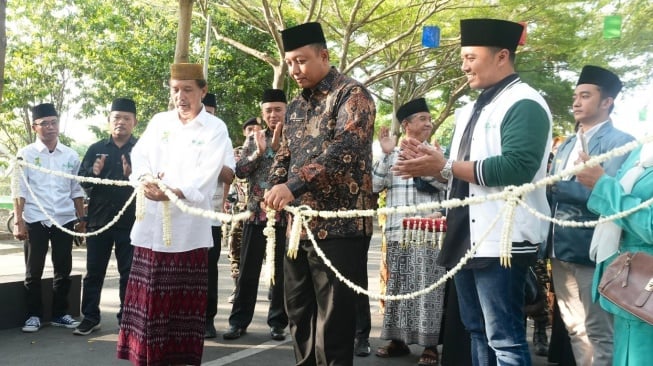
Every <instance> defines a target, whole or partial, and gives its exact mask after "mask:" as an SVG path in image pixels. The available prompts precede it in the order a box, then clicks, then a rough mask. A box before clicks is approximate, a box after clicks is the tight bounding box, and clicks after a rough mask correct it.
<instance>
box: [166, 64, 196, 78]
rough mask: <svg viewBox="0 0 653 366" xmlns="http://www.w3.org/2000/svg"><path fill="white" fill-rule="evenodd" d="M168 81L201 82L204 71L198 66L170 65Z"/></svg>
mask: <svg viewBox="0 0 653 366" xmlns="http://www.w3.org/2000/svg"><path fill="white" fill-rule="evenodd" d="M170 79H175V80H200V79H201V80H203V79H204V70H203V68H202V65H200V64H187V63H181V64H172V65H170Z"/></svg>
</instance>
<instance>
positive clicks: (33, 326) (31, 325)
mask: <svg viewBox="0 0 653 366" xmlns="http://www.w3.org/2000/svg"><path fill="white" fill-rule="evenodd" d="M39 329H41V319H39V317H38V316H30V317H29V319H27V320H26V321H25V325H24V326H23V328H22V331H23V332H26V333H34V332H38V331H39Z"/></svg>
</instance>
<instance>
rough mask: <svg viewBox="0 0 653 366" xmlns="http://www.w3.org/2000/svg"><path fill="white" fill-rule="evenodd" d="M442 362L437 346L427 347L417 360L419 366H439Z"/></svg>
mask: <svg viewBox="0 0 653 366" xmlns="http://www.w3.org/2000/svg"><path fill="white" fill-rule="evenodd" d="M439 364H440V356H439V355H438V350H437V348H435V347H426V348H424V352H422V355H421V356H420V358H419V361H418V362H417V366H437V365H439Z"/></svg>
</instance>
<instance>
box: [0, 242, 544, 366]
mask: <svg viewBox="0 0 653 366" xmlns="http://www.w3.org/2000/svg"><path fill="white" fill-rule="evenodd" d="M85 255H86V252H85V249H84V248H83V247H82V248H75V249H74V250H73V273H80V274H83V273H84V265H85ZM369 258H370V260H369V266H368V273H369V276H370V288H371V289H372V290H374V291H376V292H378V278H379V276H378V268H379V260H380V241H379V239H378V236H377V237H375V238H374V239H373V240H372V244H371V246H370V253H369ZM23 261H24V259H23V254H22V244H21V243H18V242H15V241H11V240H4V241H0V281H2V280H3V279H5V280H6V279H7V278H12V279H15V278H18V279H21V278H22V276H23V275H24V270H25V269H24V262H23ZM219 274H220V278H219V304H218V306H219V308H218V316H217V317H216V321H215V325H216V328H217V329H218V338H216V339H215V340H207V341H206V342H205V344H204V346H205V347H204V357H203V365H207V366H217V365H243V366H254V365H256V366H261V365H266V366H267V365H270V366H274V365H292V364H294V356H293V352H292V345H291V343H290V341H289V340H286V341H284V342H278V341H273V340H271V339H270V338H269V333H268V328H267V325H266V323H265V318H266V314H267V307H268V302H267V300H266V294H267V288H266V286H265V285H264V284H261V286H260V287H259V298H258V303H257V307H256V312H255V315H254V320H253V321H252V324H251V325H250V327H249V328H248V333H247V335H245V336H243V337H241V338H240V339H238V340H235V341H224V340H222V338H221V333H222V332H223V331H224V330H225V329H226V328H227V325H228V324H227V317H228V314H229V312H230V311H231V304H229V303H227V297H228V296H229V293H230V292H231V288H232V281H231V278H229V265H228V260H227V253H226V252H225V251H223V252H222V254H221V256H220V262H219ZM46 275H52V268H51V264H50V263H49V260H48V261H47V263H46ZM0 301H11V299H0ZM101 309H102V319H103V321H102V329H101V330H100V331H98V332H94V333H92V334H91V335H89V336H86V337H83V336H74V335H73V334H72V332H71V331H70V330H67V329H61V328H55V327H51V326H45V327H43V328H42V329H41V330H40V331H39V332H37V333H33V334H27V333H22V332H21V331H20V329H19V328H16V329H9V330H0V365H18V366H23V365H24V366H28V365H29V366H32V365H54V366H58V365H70V366H75V365H80V366H81V365H84V366H87V365H93V366H105V365H128V363H127V362H126V361H121V360H118V359H116V357H115V347H116V339H117V334H118V324H117V321H116V319H115V313H116V312H117V309H118V277H117V269H116V265H115V260H113V259H112V262H111V263H110V264H109V269H108V271H107V278H106V281H105V286H104V290H103V292H102V300H101ZM371 309H372V334H371V339H370V342H371V344H372V349H373V350H374V349H376V348H377V347H379V346H381V345H383V344H385V341H382V340H380V339H379V338H378V337H379V329H380V327H381V322H382V317H381V315H380V314H379V307H378V305H377V302H376V301H372V304H371ZM0 316H1V314H0ZM531 332H532V330H531V329H529V334H530V333H531ZM411 348H412V354H411V355H409V356H406V357H401V358H396V359H380V358H378V357H375V356H374V355H372V356H370V357H366V358H359V357H356V358H355V360H354V365H355V366H368V365H388V366H390V365H398V366H403V365H416V364H417V360H418V358H419V354H420V352H421V350H422V349H421V347H417V346H412V347H411ZM533 361H534V365H536V366H544V365H547V363H546V360H545V358H542V357H537V356H534V357H533Z"/></svg>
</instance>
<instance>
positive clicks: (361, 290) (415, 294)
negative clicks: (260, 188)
mask: <svg viewBox="0 0 653 366" xmlns="http://www.w3.org/2000/svg"><path fill="white" fill-rule="evenodd" d="M504 210H505V206H504V207H502V208H501V211H499V214H498V215H497V216H496V217H495V218H494V221H492V222H491V223H490V225H489V226H488V228H487V230H485V232H484V233H483V235H482V236H481V238H480V239H479V240H478V242H476V244H474V245H472V247H471V248H469V250H467V253H465V256H464V257H463V258H461V260H460V262H458V264H456V265H455V266H454V267H453V268H451V269H450V270H449V271H447V272H446V273H445V274H444V276H442V277H441V278H440V279H439V280H438V281H437V282H435V283H433V284H431V285H430V286H428V287H426V288H423V289H421V290H417V291H415V292H411V293H407V294H403V295H380V294H374V293H371V292H369V291H368V290H366V289H364V288H362V287H360V286H358V285H357V284H355V283H354V282H352V281H350V280H349V279H348V278H346V277H345V276H343V275H342V273H340V271H338V269H337V268H335V267H334V266H333V264H332V263H331V261H330V260H329V258H327V257H326V256H325V254H324V252H323V251H322V249H320V247H319V246H318V245H317V242H316V241H315V236H313V233H312V232H311V230H310V228H309V227H308V223H307V222H304V228H305V229H306V235H307V236H308V239H309V240H310V241H311V243H312V244H313V248H314V249H315V253H316V254H317V255H318V257H320V259H322V261H323V262H324V264H325V265H326V266H327V267H328V268H329V269H330V270H331V271H332V272H333V273H334V274H335V276H336V278H338V280H340V281H341V282H343V283H344V284H346V285H347V286H348V287H349V288H350V289H352V290H353V291H355V292H356V293H357V294H363V295H366V296H368V297H369V298H370V299H373V300H384V301H389V300H408V299H414V298H416V297H419V296H422V295H425V294H428V293H429V292H431V291H433V290H435V289H436V288H438V287H440V286H442V285H443V284H444V283H445V282H446V281H447V280H448V279H451V278H453V276H454V275H455V274H456V273H457V272H458V271H460V269H461V268H462V267H463V266H464V265H465V264H467V262H468V261H469V260H470V259H471V258H472V257H473V256H474V254H475V253H476V251H477V250H478V248H479V247H480V246H481V244H482V243H483V242H485V239H486V238H487V236H488V235H489V234H490V232H491V231H492V229H493V228H494V227H495V226H496V224H497V222H499V218H500V217H501V213H502V212H503V211H504Z"/></svg>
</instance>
